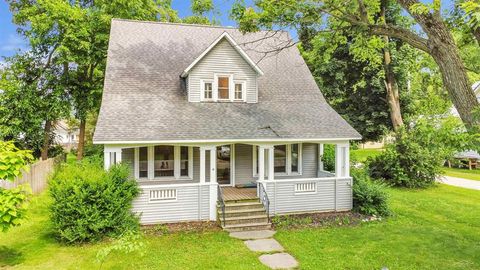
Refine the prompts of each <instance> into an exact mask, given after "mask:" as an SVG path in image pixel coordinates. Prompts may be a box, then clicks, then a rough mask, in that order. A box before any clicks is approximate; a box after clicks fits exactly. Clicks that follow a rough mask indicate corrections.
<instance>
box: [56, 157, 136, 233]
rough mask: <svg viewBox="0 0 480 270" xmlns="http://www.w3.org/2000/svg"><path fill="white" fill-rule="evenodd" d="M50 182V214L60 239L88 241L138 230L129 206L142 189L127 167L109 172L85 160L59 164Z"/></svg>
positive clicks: (114, 167)
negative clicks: (131, 176)
mask: <svg viewBox="0 0 480 270" xmlns="http://www.w3.org/2000/svg"><path fill="white" fill-rule="evenodd" d="M49 184H50V188H49V192H50V195H51V196H52V198H53V203H52V205H51V207H50V216H51V220H52V223H53V227H54V230H55V232H56V234H57V236H58V238H59V239H60V240H62V241H65V242H68V243H75V242H76V243H78V242H89V241H96V240H100V239H101V238H103V237H104V236H113V237H114V236H118V235H121V234H122V233H124V232H125V231H127V230H138V227H139V225H138V217H136V216H135V215H134V214H133V213H132V212H131V211H130V209H131V205H132V201H133V199H134V198H135V197H136V196H137V194H138V192H139V189H138V187H137V183H136V182H135V180H132V179H130V178H129V170H128V168H127V167H125V166H122V165H120V166H113V167H112V168H111V169H110V170H109V171H108V172H107V171H105V170H104V169H103V168H102V167H101V166H100V165H99V164H97V163H96V162H93V161H91V160H88V159H86V160H84V161H82V162H81V163H75V164H65V165H64V166H62V167H60V168H59V169H58V171H57V172H56V173H55V175H54V176H53V178H52V179H51V181H50V183H49Z"/></svg>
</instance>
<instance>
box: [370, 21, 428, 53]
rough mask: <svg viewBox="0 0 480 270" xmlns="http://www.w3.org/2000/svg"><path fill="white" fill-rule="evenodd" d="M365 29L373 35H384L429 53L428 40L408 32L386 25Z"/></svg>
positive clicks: (371, 26)
mask: <svg viewBox="0 0 480 270" xmlns="http://www.w3.org/2000/svg"><path fill="white" fill-rule="evenodd" d="M367 27H368V29H369V32H370V33H371V34H373V35H385V36H389V37H393V38H398V39H400V40H403V41H405V42H407V43H408V44H410V45H411V46H413V47H415V48H417V49H419V50H422V51H424V52H427V53H428V52H430V49H429V47H428V39H426V38H422V37H420V36H419V35H417V34H415V33H413V32H412V31H410V30H407V29H404V28H401V27H397V26H393V25H388V24H385V25H367Z"/></svg>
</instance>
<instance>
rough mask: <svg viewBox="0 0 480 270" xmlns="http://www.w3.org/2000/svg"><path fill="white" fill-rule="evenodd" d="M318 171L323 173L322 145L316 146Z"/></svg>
mask: <svg viewBox="0 0 480 270" xmlns="http://www.w3.org/2000/svg"><path fill="white" fill-rule="evenodd" d="M318 170H320V171H324V164H323V143H319V144H318Z"/></svg>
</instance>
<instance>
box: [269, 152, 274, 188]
mask: <svg viewBox="0 0 480 270" xmlns="http://www.w3.org/2000/svg"><path fill="white" fill-rule="evenodd" d="M274 153H275V152H274V147H273V146H269V147H268V181H273V180H274V178H275V177H274V176H275V168H274Z"/></svg>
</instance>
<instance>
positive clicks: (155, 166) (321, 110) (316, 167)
mask: <svg viewBox="0 0 480 270" xmlns="http://www.w3.org/2000/svg"><path fill="white" fill-rule="evenodd" d="M287 44H291V43H290V38H289V36H288V33H286V32H266V31H263V32H258V33H252V34H246V35H243V34H241V33H240V32H239V31H238V30H237V29H234V28H224V27H213V26H198V25H184V24H171V23H158V22H141V21H127V20H113V22H112V28H111V33H110V44H109V49H108V58H107V69H106V78H105V89H104V92H103V98H102V105H101V109H100V115H99V118H98V122H97V127H96V130H95V136H94V143H96V144H103V145H104V146H105V168H106V169H108V168H109V166H111V165H112V164H114V163H119V162H123V163H126V164H128V165H129V166H130V168H131V173H132V176H134V177H135V179H136V180H137V181H138V184H139V186H140V188H141V190H142V192H141V195H140V196H139V197H138V198H137V199H136V200H135V202H134V205H133V209H134V211H135V212H138V213H139V214H140V215H141V223H143V224H155V223H163V222H178V221H195V220H217V218H218V220H219V221H220V222H221V224H222V226H223V227H225V228H227V229H230V230H239V229H247V228H252V229H253V228H263V227H266V226H268V225H269V223H268V218H267V216H272V215H275V214H284V213H294V212H314V211H344V210H350V209H351V208H352V178H351V177H350V174H349V141H350V140H355V139H360V135H359V134H358V133H357V132H356V131H355V130H354V129H353V128H352V127H351V126H350V125H348V124H347V122H346V121H345V120H343V119H342V118H341V117H340V116H339V115H338V114H337V113H336V112H335V111H334V110H333V109H332V108H331V107H330V106H329V105H328V104H327V102H326V101H325V99H324V97H323V96H322V94H321V92H320V90H319V89H318V87H317V85H316V83H315V81H314V79H313V77H312V75H311V74H310V71H309V70H308V68H307V66H306V64H305V62H304V61H303V59H302V57H301V56H300V53H299V51H298V49H297V48H296V47H295V46H291V45H290V46H286V45H287ZM280 47H286V48H284V49H283V50H279V48H280ZM326 143H328V144H335V149H336V151H335V152H336V158H335V173H329V172H326V171H324V170H323V165H322V160H321V157H322V153H323V150H322V149H323V145H324V144H326Z"/></svg>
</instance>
